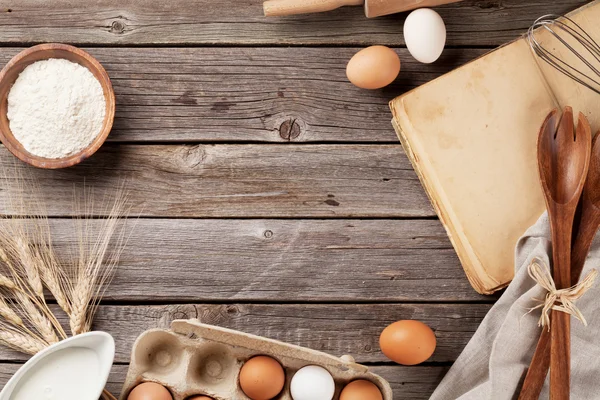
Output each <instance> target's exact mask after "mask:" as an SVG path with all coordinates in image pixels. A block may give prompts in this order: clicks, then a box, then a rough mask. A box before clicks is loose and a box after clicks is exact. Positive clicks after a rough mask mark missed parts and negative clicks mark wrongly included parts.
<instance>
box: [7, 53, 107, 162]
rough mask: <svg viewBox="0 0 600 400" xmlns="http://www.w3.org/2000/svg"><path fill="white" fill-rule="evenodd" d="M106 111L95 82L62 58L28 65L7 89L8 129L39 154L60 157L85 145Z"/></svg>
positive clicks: (26, 147)
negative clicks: (8, 90)
mask: <svg viewBox="0 0 600 400" xmlns="http://www.w3.org/2000/svg"><path fill="white" fill-rule="evenodd" d="M105 114H106V103H105V100H104V94H103V92H102V86H101V85H100V82H98V80H97V79H96V77H94V75H93V74H92V73H91V72H90V71H89V70H88V69H87V68H85V67H83V66H81V65H79V64H77V63H74V62H71V61H69V60H65V59H56V58H51V59H48V60H43V61H37V62H35V63H33V64H31V65H29V66H27V67H26V68H25V69H24V70H23V72H21V74H20V75H19V77H18V78H17V80H16V81H15V83H14V85H13V87H12V88H11V89H10V92H9V93H8V110H7V117H8V120H9V122H10V130H11V131H12V134H13V135H14V137H15V139H17V140H18V141H19V142H20V143H21V144H22V145H23V147H24V148H25V150H27V151H28V152H30V153H32V154H34V155H37V156H40V157H45V158H62V157H66V156H69V155H72V154H75V153H78V152H79V151H81V150H83V149H85V148H86V147H87V146H89V145H90V143H91V142H92V141H93V140H94V139H95V138H96V136H98V134H99V133H100V131H101V129H102V124H103V122H104V116H105Z"/></svg>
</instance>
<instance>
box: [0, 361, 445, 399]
mask: <svg viewBox="0 0 600 400" xmlns="http://www.w3.org/2000/svg"><path fill="white" fill-rule="evenodd" d="M19 366H20V365H19V364H0V385H1V386H3V385H4V384H6V382H7V381H8V380H9V379H10V377H11V376H12V375H13V374H14V373H15V372H16V371H17V369H18V368H19ZM127 368H128V366H127V365H115V366H114V367H113V369H112V372H111V374H110V377H109V381H108V385H107V389H108V390H109V391H110V392H111V393H112V394H114V395H115V396H117V395H118V394H119V393H121V389H122V387H123V382H124V380H125V376H126V375H127ZM371 371H373V372H374V373H376V374H378V375H381V376H382V377H384V378H385V379H387V380H388V382H390V385H391V386H392V390H393V391H394V397H397V398H401V399H411V400H426V399H428V398H429V396H430V395H431V393H432V392H433V390H434V389H435V387H436V386H437V385H438V383H439V382H440V381H441V380H442V378H443V377H444V375H445V374H446V372H447V371H448V368H447V367H437V366H434V367H427V366H426V367H402V366H399V365H389V366H376V367H371Z"/></svg>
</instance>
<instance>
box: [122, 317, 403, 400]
mask: <svg viewBox="0 0 600 400" xmlns="http://www.w3.org/2000/svg"><path fill="white" fill-rule="evenodd" d="M250 360H252V361H251V362H248V361H250ZM247 362H248V364H247V365H246V363H247ZM244 365H246V367H244ZM305 367H310V368H305ZM280 369H281V370H282V371H283V374H281V372H280V371H279V370H280ZM242 370H244V372H243V374H241V371H242ZM299 370H302V371H301V373H300V374H298V377H297V379H296V382H295V383H294V384H292V380H294V376H295V375H296V373H297V372H298V371H299ZM261 374H262V375H263V376H264V377H265V379H264V380H262V381H261ZM311 377H314V379H312V378H311ZM300 380H301V382H299V381H300ZM240 383H243V384H242V385H241V384H240ZM298 383H300V384H299V385H298ZM350 383H353V385H350V386H349V384H350ZM157 384H158V385H157ZM273 385H275V386H273ZM313 385H314V387H313ZM294 386H295V388H293V390H295V394H294V396H297V397H298V396H300V397H301V398H297V399H294V398H293V397H292V392H293V390H291V388H292V387H294ZM163 388H166V391H165V390H164V389H163ZM357 388H360V389H361V390H363V391H364V390H365V389H366V390H370V392H369V393H374V398H373V399H374V400H392V398H393V396H392V390H391V388H390V385H389V383H388V382H386V381H385V380H384V379H383V378H381V377H379V376H377V375H375V374H372V373H370V372H369V371H368V368H367V367H365V366H363V365H360V364H356V363H355V362H354V360H353V359H352V357H348V356H344V357H342V358H338V357H334V356H331V355H329V354H325V353H322V352H319V351H315V350H311V349H307V348H303V347H300V346H295V345H290V344H286V343H283V342H279V341H276V340H272V339H267V338H262V337H259V336H255V335H250V334H246V333H241V332H237V331H234V330H230V329H226V328H220V327H216V326H211V325H206V324H202V323H200V322H199V321H198V320H178V321H173V323H172V324H171V329H170V330H165V329H153V330H149V331H146V332H144V333H143V334H142V335H140V337H138V339H137V340H136V342H135V344H134V346H133V350H132V354H131V363H130V366H129V371H128V373H127V378H126V380H125V385H124V388H123V392H122V394H121V397H120V400H170V399H169V397H168V396H171V398H172V400H192V399H194V400H206V397H208V398H209V399H213V400H262V399H260V398H259V397H254V396H261V395H265V396H273V397H266V398H264V400H268V399H276V400H303V399H304V398H305V397H306V396H307V395H308V396H311V397H314V396H315V395H316V394H318V395H321V394H322V395H323V396H331V395H332V394H333V397H330V398H329V399H325V400H332V399H333V400H344V399H347V400H354V399H364V400H367V399H366V398H365V397H364V395H361V394H360V393H358V392H357ZM265 389H266V392H264V390H265ZM299 389H300V390H299ZM261 390H262V391H263V393H261ZM167 391H168V394H167ZM342 391H343V392H344V394H343V395H342V396H341V397H340V393H342ZM363 393H367V392H363ZM248 394H249V395H250V396H253V397H249V396H248ZM356 395H358V397H357V396H356ZM204 396H206V397H204ZM312 400H320V399H314V398H313V399H312Z"/></svg>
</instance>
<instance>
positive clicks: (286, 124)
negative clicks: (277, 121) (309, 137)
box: [279, 118, 301, 142]
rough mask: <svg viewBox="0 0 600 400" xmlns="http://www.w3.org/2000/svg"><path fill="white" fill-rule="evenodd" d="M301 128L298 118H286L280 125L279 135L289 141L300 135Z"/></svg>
mask: <svg viewBox="0 0 600 400" xmlns="http://www.w3.org/2000/svg"><path fill="white" fill-rule="evenodd" d="M300 133H301V129H300V125H299V124H298V122H297V121H296V119H295V118H294V119H286V120H285V121H283V123H282V124H281V126H280V127H279V136H281V138H282V139H283V140H287V141H288V142H290V141H292V140H294V139H297V138H298V136H300Z"/></svg>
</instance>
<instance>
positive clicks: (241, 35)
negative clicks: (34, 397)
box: [0, 0, 586, 399]
mask: <svg viewBox="0 0 600 400" xmlns="http://www.w3.org/2000/svg"><path fill="white" fill-rule="evenodd" d="M585 3H586V1H585V0H530V1H522V0H482V1H475V0H465V1H463V2H461V3H456V4H452V5H448V6H444V7H440V8H439V12H440V14H441V15H442V17H443V18H444V19H445V21H446V24H447V28H448V48H447V50H446V51H445V53H444V54H443V56H442V58H441V59H440V60H439V61H438V62H437V63H435V64H433V65H422V64H419V63H417V62H415V61H414V60H413V59H412V58H411V57H410V55H409V54H408V52H407V50H406V49H405V47H404V42H403V37H402V34H401V32H402V24H403V20H404V18H405V16H406V15H405V14H399V15H394V16H388V17H382V18H379V19H374V20H369V19H366V18H364V17H363V15H362V11H361V10H360V9H356V8H354V9H352V8H346V9H342V10H337V11H334V12H331V13H327V14H319V15H309V16H296V17H288V18H273V19H267V18H264V17H263V16H262V10H261V2H260V0H222V1H214V0H171V1H169V2H156V1H151V0H129V1H122V0H95V1H93V2H83V1H81V2H80V1H78V0H52V1H50V0H3V1H2V2H1V3H0V63H2V64H4V63H5V62H6V61H8V60H9V59H10V57H12V56H13V55H15V54H16V53H17V52H18V51H19V50H20V49H22V48H23V47H27V46H30V45H32V44H36V43H41V42H66V43H71V44H75V45H78V46H80V47H83V48H86V50H87V51H89V52H90V53H91V54H92V55H94V56H95V57H97V58H98V59H99V60H100V61H101V62H102V64H103V65H104V66H105V67H106V69H107V71H108V73H109V75H110V77H111V79H112V82H113V85H114V88H115V92H116V96H117V114H116V120H115V126H114V130H113V132H112V134H111V136H110V139H109V142H108V143H107V144H106V145H105V146H104V147H103V148H102V149H101V150H100V151H99V152H98V153H97V154H96V155H95V156H94V157H93V158H92V159H90V160H88V161H86V162H84V163H83V164H82V165H79V166H77V167H74V168H71V169H68V170H61V171H42V170H32V169H30V168H27V169H28V172H31V173H33V174H34V175H35V176H36V177H38V178H39V180H40V182H41V188H42V190H43V193H44V196H45V197H46V198H47V199H48V203H49V213H50V214H51V215H52V221H51V222H52V224H53V226H54V227H55V228H56V231H57V232H58V233H59V236H58V239H57V245H58V246H59V247H62V246H67V245H68V242H69V240H72V236H71V232H70V231H69V227H70V225H69V221H67V220H65V217H70V216H73V210H72V207H71V200H70V196H65V193H66V191H68V190H69V189H70V188H71V187H72V186H73V184H74V183H75V184H81V185H83V181H84V180H85V184H86V185H90V186H93V187H94V188H96V191H95V192H94V193H103V190H104V189H107V190H111V189H112V188H114V187H115V186H116V185H118V184H119V182H122V181H123V180H125V181H127V182H128V184H129V187H130V188H131V190H132V199H131V201H132V206H133V213H134V214H135V215H139V216H140V219H139V221H138V222H137V226H136V228H135V231H134V233H133V235H132V237H131V239H130V241H129V245H128V248H127V250H126V251H125V253H124V255H123V258H122V260H121V263H120V266H119V272H118V274H117V277H116V280H115V281H114V283H113V284H112V285H111V286H110V287H109V289H108V291H107V293H106V298H105V301H104V302H103V305H102V306H101V307H100V310H99V314H98V316H97V320H96V328H97V329H102V330H106V331H108V332H110V333H112V334H113V335H114V336H115V338H116V340H117V355H116V360H115V361H116V365H115V368H114V371H113V374H112V375H111V380H110V384H109V388H110V389H111V390H112V391H113V392H114V393H119V392H120V386H121V385H122V382H123V379H124V376H125V372H126V369H127V363H128V360H129V352H130V348H131V344H132V342H133V340H134V339H135V337H136V336H137V335H139V334H140V333H141V332H142V331H144V330H146V329H148V328H153V327H166V326H168V324H169V322H170V321H171V320H173V319H177V318H192V317H193V318H196V317H197V318H200V319H201V320H202V321H204V322H207V323H214V324H218V325H221V326H226V327H230V328H234V329H239V330H243V331H246V332H250V333H254V334H258V335H263V336H267V337H271V338H275V339H280V340H284V341H286V342H290V343H295V344H299V345H302V346H308V347H311V348H314V349H319V350H323V351H326V352H329V353H332V354H336V355H342V354H352V355H353V356H355V358H356V359H357V361H358V362H361V363H364V364H367V365H370V366H372V369H373V370H374V371H375V372H376V373H379V374H381V375H383V376H384V377H385V378H386V379H388V380H389V381H390V383H391V384H392V386H393V389H394V393H395V396H394V397H395V398H397V399H425V398H428V397H429V395H430V394H431V393H432V391H433V390H434V388H435V387H436V385H437V384H438V383H439V381H440V380H441V379H442V377H443V376H444V374H445V372H446V371H447V369H448V368H449V366H450V365H451V364H452V362H453V361H454V360H455V359H456V357H457V356H458V355H459V354H460V352H461V350H462V349H463V347H464V346H465V344H466V343H467V342H468V340H469V339H470V337H471V336H472V335H473V333H474V331H475V330H476V329H477V326H478V324H479V323H480V322H481V320H482V318H483V317H484V316H485V314H486V313H487V311H488V310H489V309H490V307H491V305H492V303H493V302H494V300H495V297H484V296H479V295H477V294H476V293H475V292H474V291H473V290H472V289H471V288H470V286H469V284H468V283H467V280H466V278H465V276H464V273H463V271H462V268H461V267H460V264H459V262H458V259H457V257H456V256H455V254H454V251H453V250H452V247H451V245H450V242H449V240H448V239H447V237H446V235H445V232H444V230H443V228H442V226H441V224H440V223H439V221H438V220H437V218H436V217H435V214H434V212H433V210H432V208H431V206H430V205H429V203H428V200H427V198H426V195H425V194H424V192H423V190H422V188H421V186H420V184H419V181H418V179H417V177H416V175H415V173H414V172H413V170H412V168H411V166H410V163H409V162H408V160H407V158H406V156H405V155H404V153H403V151H402V149H401V147H400V145H399V144H398V142H397V139H396V136H395V134H394V132H393V129H392V127H391V124H390V118H391V115H390V113H389V110H388V108H387V102H388V101H389V100H390V99H392V98H393V97H395V96H396V95H398V94H401V93H403V92H405V91H407V90H409V89H412V88H414V87H416V86H418V85H420V84H422V83H425V82H427V81H429V80H431V79H433V78H435V77H437V76H439V75H441V74H443V73H445V72H447V71H449V70H451V69H453V68H455V67H457V66H459V65H462V64H464V63H465V62H467V61H469V60H472V59H474V58H476V57H478V56H480V55H481V54H483V53H485V52H486V51H489V49H491V48H493V47H495V46H497V45H500V44H502V43H504V42H506V41H509V40H511V39H514V38H515V37H516V36H518V35H519V34H522V33H523V32H524V31H525V30H526V28H527V27H528V26H529V24H530V23H531V22H532V21H533V20H534V19H535V18H536V17H538V16H540V15H542V14H547V13H565V12H568V11H570V10H572V9H574V8H576V7H578V6H581V5H583V4H585ZM369 44H386V45H389V46H393V47H395V48H397V51H398V53H399V54H400V57H401V59H402V63H403V64H402V73H401V75H400V77H399V78H398V80H397V82H396V83H394V84H393V85H391V86H390V87H388V88H385V89H383V90H379V91H364V90H360V89H358V88H355V87H353V86H352V85H350V84H349V83H348V82H347V81H346V78H345V65H346V62H347V61H348V59H349V58H350V57H351V56H352V54H354V53H355V52H356V51H357V50H358V49H359V48H360V47H361V46H365V45H369ZM13 163H14V161H13V157H12V156H11V155H10V154H8V152H7V151H6V150H4V149H3V148H2V149H1V150H0V164H1V165H2V166H3V167H4V170H5V171H8V172H7V174H8V176H9V178H10V176H11V174H14V173H18V171H17V170H18V169H15V168H12V166H13ZM20 168H25V167H20ZM5 193H6V191H5V190H0V203H2V204H4V203H6V201H7V198H6V196H7V195H6V194H5ZM413 318H414V319H419V320H422V321H424V322H426V323H427V324H429V325H430V326H432V327H433V328H434V330H435V332H436V335H437V337H438V349H437V351H436V353H435V354H434V356H433V357H432V358H431V360H429V361H428V362H426V363H424V364H422V365H420V366H415V367H402V366H398V365H395V364H393V363H390V362H389V361H388V360H386V358H385V357H384V356H383V355H382V354H381V352H380V351H379V346H378V335H379V333H380V331H381V330H382V329H383V327H385V326H386V325H387V324H389V323H391V322H393V321H396V320H399V319H413ZM24 361H25V358H24V357H23V356H22V355H20V354H17V353H14V352H12V351H8V350H5V349H1V350H0V382H2V383H4V382H5V381H6V380H7V379H8V378H9V377H10V376H11V374H12V373H14V371H15V370H16V369H17V368H18V366H19V365H20V364H21V363H23V362H24Z"/></svg>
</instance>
